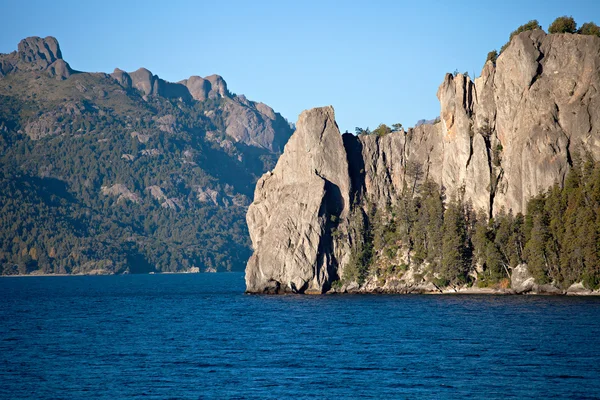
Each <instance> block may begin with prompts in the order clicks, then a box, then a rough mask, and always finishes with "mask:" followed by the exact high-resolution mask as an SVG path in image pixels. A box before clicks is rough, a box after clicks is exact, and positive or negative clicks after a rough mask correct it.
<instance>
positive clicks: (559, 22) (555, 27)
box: [548, 15, 577, 33]
mask: <svg viewBox="0 0 600 400" xmlns="http://www.w3.org/2000/svg"><path fill="white" fill-rule="evenodd" d="M575 32H577V23H576V22H575V20H574V19H573V17H567V16H566V15H564V16H562V17H558V18H556V19H555V20H554V22H553V23H552V24H550V27H549V28H548V33H575Z"/></svg>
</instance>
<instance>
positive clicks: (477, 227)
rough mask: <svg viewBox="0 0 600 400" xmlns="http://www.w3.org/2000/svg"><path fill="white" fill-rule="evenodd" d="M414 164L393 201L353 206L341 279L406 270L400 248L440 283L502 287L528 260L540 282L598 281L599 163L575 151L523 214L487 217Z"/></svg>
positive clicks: (502, 212)
mask: <svg viewBox="0 0 600 400" xmlns="http://www.w3.org/2000/svg"><path fill="white" fill-rule="evenodd" d="M421 170H422V169H421V168H419V166H418V165H416V164H414V165H409V166H407V173H406V175H407V179H406V184H405V187H404V191H403V193H402V195H401V196H400V198H399V200H398V202H396V203H395V204H391V205H390V206H389V207H386V208H383V209H375V206H374V205H372V204H369V205H368V206H367V209H368V210H369V211H368V213H364V212H363V210H362V208H360V207H355V210H354V214H353V217H352V223H351V226H353V227H354V229H355V230H356V231H358V232H360V234H359V235H357V237H358V238H359V239H358V241H357V243H353V244H352V245H353V247H352V255H351V263H350V268H348V269H347V274H346V275H345V276H344V277H343V279H344V281H352V280H354V281H357V282H359V283H362V282H364V281H365V280H366V279H367V277H368V276H370V275H377V276H379V277H382V276H384V277H389V276H390V275H398V276H400V275H402V274H403V273H404V272H405V271H406V264H405V263H404V261H402V260H403V258H402V254H405V255H407V256H408V257H409V260H408V261H409V263H410V264H412V265H414V266H417V267H419V266H420V267H421V268H420V269H419V270H420V271H423V274H424V278H426V279H428V280H430V281H431V282H434V283H435V284H436V285H438V286H447V285H461V284H465V283H466V284H469V283H471V282H473V280H474V279H475V276H476V277H477V285H478V286H479V287H486V286H493V287H503V288H507V287H508V286H509V282H510V276H511V269H512V268H514V267H516V266H517V265H519V264H521V263H527V264H528V266H529V269H530V271H531V272H532V274H533V275H534V277H535V278H536V280H537V282H538V283H552V284H554V285H556V286H558V287H562V288H567V287H568V286H570V285H571V284H573V283H575V282H583V283H584V285H585V286H586V287H587V288H590V289H596V288H599V287H600V262H599V261H600V260H599V257H600V163H599V162H595V161H594V160H593V159H592V158H591V157H590V156H586V157H584V158H582V159H580V158H577V157H575V159H574V165H573V167H572V169H571V170H570V172H569V173H568V175H567V177H566V178H565V185H564V188H561V187H560V186H558V185H555V186H554V187H552V188H550V189H549V190H548V191H546V192H545V193H542V194H540V195H538V196H536V197H535V198H533V199H531V200H530V201H529V203H528V206H527V210H528V212H527V214H526V215H521V214H517V215H513V214H512V212H510V211H509V212H506V211H505V210H504V209H502V210H500V211H499V212H498V213H497V214H496V215H495V216H494V218H491V219H488V217H487V215H486V213H484V212H483V211H479V212H477V213H476V212H475V211H474V210H473V209H472V206H471V205H470V204H469V203H465V202H463V200H462V199H461V197H460V196H459V197H457V198H451V199H449V200H448V199H446V197H445V195H444V192H443V190H441V189H440V187H439V186H438V185H437V184H436V183H434V182H431V181H428V180H424V181H423V180H422V171H421Z"/></svg>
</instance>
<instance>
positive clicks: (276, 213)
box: [246, 30, 600, 293]
mask: <svg viewBox="0 0 600 400" xmlns="http://www.w3.org/2000/svg"><path fill="white" fill-rule="evenodd" d="M598 88H600V38H598V37H595V36H582V35H572V34H552V35H547V34H545V33H544V32H543V31H541V30H534V31H528V32H524V33H521V34H519V35H516V36H515V37H514V38H513V39H512V41H511V43H510V45H509V46H508V47H507V49H506V50H505V51H503V52H502V54H501V55H500V56H499V58H498V59H497V61H496V63H493V62H492V61H488V62H487V63H486V65H485V66H484V68H483V71H482V73H481V76H480V77H478V78H476V79H475V81H472V80H471V79H470V78H469V77H468V76H463V75H461V74H457V75H455V76H454V75H452V74H447V75H446V76H445V78H444V81H443V82H442V84H441V85H440V87H439V90H438V92H437V96H438V99H439V101H440V104H441V112H440V120H439V122H437V123H434V124H423V125H419V126H417V127H416V128H414V129H409V130H408V131H406V132H405V131H401V132H394V133H391V134H388V135H386V136H383V137H378V136H375V135H368V136H364V135H361V136H359V137H356V136H354V135H350V134H346V135H344V136H343V137H342V138H340V133H339V131H338V130H337V127H336V125H335V121H334V118H333V109H332V108H331V107H326V108H320V109H314V110H310V111H305V112H304V113H303V114H302V115H301V116H300V119H299V121H298V125H297V127H298V128H297V131H296V133H295V134H294V135H293V136H292V138H291V139H290V141H289V142H288V144H287V145H286V147H285V151H284V153H283V155H282V156H281V157H280V159H279V162H278V164H277V166H276V167H275V169H274V170H273V171H272V172H268V173H267V174H265V175H264V176H263V177H262V178H261V179H260V180H259V182H258V184H257V187H256V191H255V198H254V203H253V204H252V205H251V206H250V209H249V211H248V215H247V220H248V226H249V229H250V235H251V239H252V243H253V248H254V254H253V255H252V258H251V259H250V261H249V263H248V266H247V269H246V283H247V290H248V291H249V292H285V291H292V292H296V291H297V292H305V291H306V292H308V291H309V292H311V293H312V292H319V293H321V292H325V291H327V290H329V289H330V288H331V285H332V283H333V282H334V281H335V280H336V279H338V278H339V277H341V276H342V274H343V270H344V268H345V266H346V264H347V262H348V249H350V248H352V247H353V245H354V243H355V242H356V241H357V240H358V239H357V236H356V232H357V230H356V229H355V228H353V224H355V222H353V221H352V218H354V219H356V218H357V217H356V216H355V217H352V218H351V217H350V216H351V215H355V214H360V217H359V219H360V220H361V222H360V224H363V225H364V224H369V216H368V209H369V207H371V205H375V207H377V208H379V209H384V208H385V207H386V206H388V205H390V204H393V203H394V202H396V201H397V200H398V198H399V196H400V193H401V192H402V190H403V189H404V188H406V187H409V188H410V187H411V186H416V185H417V184H418V183H419V182H423V181H424V180H426V179H430V180H432V181H434V182H436V183H438V184H439V185H440V187H442V188H443V189H444V191H445V194H446V196H447V197H449V198H450V197H453V196H461V198H464V199H465V200H466V201H468V202H470V203H471V204H472V205H473V208H474V209H475V210H479V209H482V210H484V211H485V213H487V214H488V215H489V216H493V215H495V214H497V213H498V212H499V211H500V210H501V209H506V210H509V209H510V210H512V211H513V212H514V213H518V212H524V211H525V208H526V204H527V201H528V200H529V199H530V198H531V197H532V196H535V195H536V194H538V193H539V192H541V191H543V190H545V189H547V188H549V187H550V186H552V185H553V184H554V183H558V184H561V185H562V184H563V182H564V179H565V176H566V174H567V172H568V171H569V168H570V167H571V166H572V163H573V157H574V154H582V153H588V154H591V155H592V156H593V157H594V158H595V159H596V160H600V148H599V146H598V143H599V140H600V132H599V129H600V114H599V113H600V96H599V93H598ZM358 210H360V212H358ZM375 286H377V285H375Z"/></svg>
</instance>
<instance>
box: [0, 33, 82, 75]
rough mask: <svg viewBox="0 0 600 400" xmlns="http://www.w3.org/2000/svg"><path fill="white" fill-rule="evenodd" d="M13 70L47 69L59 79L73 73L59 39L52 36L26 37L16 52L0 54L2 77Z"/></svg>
mask: <svg viewBox="0 0 600 400" xmlns="http://www.w3.org/2000/svg"><path fill="white" fill-rule="evenodd" d="M12 71H47V72H48V73H49V74H50V76H52V77H56V78H58V79H66V78H68V77H69V76H70V75H71V74H72V73H73V70H72V69H71V67H70V66H69V64H67V63H66V62H65V61H64V60H63V58H62V52H61V51H60V45H59V44H58V40H56V38H55V37H52V36H47V37H45V38H41V37H38V36H31V37H28V38H25V39H23V40H21V41H20V42H19V45H18V50H17V51H16V52H12V53H10V54H0V77H2V76H4V75H6V74H8V73H10V72H12Z"/></svg>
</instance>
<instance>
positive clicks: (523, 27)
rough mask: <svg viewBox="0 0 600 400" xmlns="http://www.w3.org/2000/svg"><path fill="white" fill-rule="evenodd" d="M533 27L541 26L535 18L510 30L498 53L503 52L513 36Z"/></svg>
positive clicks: (533, 28)
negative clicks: (506, 40)
mask: <svg viewBox="0 0 600 400" xmlns="http://www.w3.org/2000/svg"><path fill="white" fill-rule="evenodd" d="M535 29H542V26H541V25H540V24H539V22H538V21H537V19H532V20H531V21H529V22H528V23H526V24H523V25H521V26H520V27H518V28H517V29H516V30H514V31H512V32H511V34H510V37H509V38H508V42H507V43H506V44H505V45H504V46H502V48H501V49H500V54H502V52H504V50H505V49H506V48H507V47H508V45H509V44H510V41H511V40H512V38H513V37H515V36H516V35H518V34H519V33H522V32H526V31H533V30H535Z"/></svg>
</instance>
